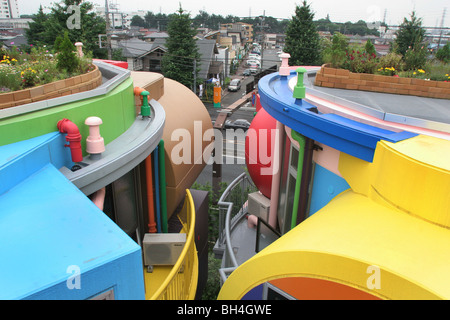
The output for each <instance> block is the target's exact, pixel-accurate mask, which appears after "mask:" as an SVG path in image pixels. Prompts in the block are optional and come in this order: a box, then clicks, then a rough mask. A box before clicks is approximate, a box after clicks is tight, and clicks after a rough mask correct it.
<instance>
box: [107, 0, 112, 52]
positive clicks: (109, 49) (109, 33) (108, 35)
mask: <svg viewBox="0 0 450 320" xmlns="http://www.w3.org/2000/svg"><path fill="white" fill-rule="evenodd" d="M105 17H106V48H107V49H108V59H109V60H111V59H112V52H111V23H110V21H109V5H108V0H105Z"/></svg>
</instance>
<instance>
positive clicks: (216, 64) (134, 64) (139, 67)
mask: <svg viewBox="0 0 450 320" xmlns="http://www.w3.org/2000/svg"><path fill="white" fill-rule="evenodd" d="M196 43H197V47H198V51H199V53H200V55H201V58H200V64H199V66H198V68H199V69H200V72H199V74H198V78H199V79H205V80H208V79H210V78H220V79H223V78H224V65H225V64H227V63H228V57H227V56H226V55H225V53H223V54H222V55H221V57H220V58H219V49H218V47H217V44H216V40H208V39H197V40H196ZM165 44H166V38H165V37H161V38H157V39H155V40H154V42H153V43H149V42H147V41H143V40H140V39H137V38H132V39H129V40H122V41H119V42H117V45H116V46H115V48H114V49H122V55H123V56H124V57H125V58H127V62H128V69H130V70H133V71H152V72H161V60H162V57H163V56H164V53H166V52H167V47H166V45H165Z"/></svg>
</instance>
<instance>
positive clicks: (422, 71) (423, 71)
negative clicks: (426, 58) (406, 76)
mask: <svg viewBox="0 0 450 320" xmlns="http://www.w3.org/2000/svg"><path fill="white" fill-rule="evenodd" d="M417 71H419V72H420V73H425V70H422V69H419V70H417Z"/></svg>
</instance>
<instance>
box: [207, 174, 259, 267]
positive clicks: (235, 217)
mask: <svg viewBox="0 0 450 320" xmlns="http://www.w3.org/2000/svg"><path fill="white" fill-rule="evenodd" d="M256 190H257V188H256V187H255V185H254V184H253V182H252V181H251V180H250V178H249V177H248V176H247V174H246V173H245V172H244V173H242V174H241V175H240V176H239V177H237V178H236V179H235V180H234V181H233V182H232V183H231V184H230V185H229V186H228V188H227V189H226V190H225V192H224V193H223V194H222V196H221V197H220V199H219V202H218V205H219V238H218V240H217V243H216V246H215V248H214V252H215V253H216V255H219V256H220V255H221V254H222V255H225V256H224V257H225V259H224V261H225V263H224V267H225V268H229V267H231V268H236V267H238V262H237V261H236V255H235V253H234V251H233V246H232V243H231V232H232V230H233V228H234V227H235V226H236V225H237V224H238V223H239V222H240V221H241V219H243V218H245V216H246V214H247V211H248V208H247V199H248V194H249V193H251V192H254V191H256Z"/></svg>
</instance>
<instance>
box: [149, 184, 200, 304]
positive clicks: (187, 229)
mask: <svg viewBox="0 0 450 320" xmlns="http://www.w3.org/2000/svg"><path fill="white" fill-rule="evenodd" d="M178 219H179V220H180V222H181V224H182V226H183V227H182V230H181V232H183V233H186V245H185V247H184V248H183V251H182V252H181V254H180V257H179V258H178V260H177V262H176V263H175V265H173V266H155V267H154V269H153V272H152V273H149V272H147V270H144V280H145V298H146V300H193V299H194V298H195V293H196V289H197V280H198V257H197V249H196V247H195V238H194V234H195V229H194V226H195V206H194V200H193V199H192V195H191V193H190V192H189V190H186V199H185V201H184V205H183V209H182V210H181V212H180V213H179V214H178Z"/></svg>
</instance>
